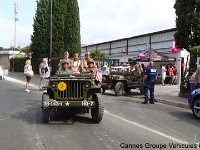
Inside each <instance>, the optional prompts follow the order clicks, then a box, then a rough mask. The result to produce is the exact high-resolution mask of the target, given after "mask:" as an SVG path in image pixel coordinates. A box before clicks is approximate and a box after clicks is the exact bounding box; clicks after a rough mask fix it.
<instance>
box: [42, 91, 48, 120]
mask: <svg viewBox="0 0 200 150" xmlns="http://www.w3.org/2000/svg"><path fill="white" fill-rule="evenodd" d="M48 100H49V95H48V94H47V93H43V94H42V122H43V123H48V122H49V121H50V109H49V107H46V106H44V103H43V102H47V101H48Z"/></svg>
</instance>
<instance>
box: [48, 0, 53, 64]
mask: <svg viewBox="0 0 200 150" xmlns="http://www.w3.org/2000/svg"><path fill="white" fill-rule="evenodd" d="M52 3H53V0H51V8H50V9H51V20H50V56H49V66H50V67H52V64H51V63H52Z"/></svg>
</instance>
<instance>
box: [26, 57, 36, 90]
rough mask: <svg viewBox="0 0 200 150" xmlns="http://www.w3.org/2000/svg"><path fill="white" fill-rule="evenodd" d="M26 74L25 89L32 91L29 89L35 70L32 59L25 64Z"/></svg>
mask: <svg viewBox="0 0 200 150" xmlns="http://www.w3.org/2000/svg"><path fill="white" fill-rule="evenodd" d="M24 75H25V76H26V85H25V91H26V92H30V90H29V89H28V87H29V84H30V81H31V78H32V77H33V75H34V72H33V70H32V66H31V61H30V60H27V61H26V64H25V66H24Z"/></svg>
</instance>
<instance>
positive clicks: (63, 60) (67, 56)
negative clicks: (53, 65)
mask: <svg viewBox="0 0 200 150" xmlns="http://www.w3.org/2000/svg"><path fill="white" fill-rule="evenodd" d="M63 62H66V64H67V65H68V66H69V68H71V66H72V61H71V59H69V52H68V51H66V52H65V53H64V58H63V59H61V60H60V62H59V64H58V68H59V69H61V67H62V63H63Z"/></svg>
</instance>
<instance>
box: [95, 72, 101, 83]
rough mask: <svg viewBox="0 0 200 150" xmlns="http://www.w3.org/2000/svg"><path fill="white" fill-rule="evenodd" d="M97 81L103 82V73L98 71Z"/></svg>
mask: <svg viewBox="0 0 200 150" xmlns="http://www.w3.org/2000/svg"><path fill="white" fill-rule="evenodd" d="M95 80H96V81H100V82H101V81H102V73H100V72H99V71H97V74H96V75H95Z"/></svg>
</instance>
